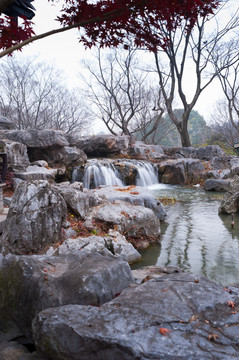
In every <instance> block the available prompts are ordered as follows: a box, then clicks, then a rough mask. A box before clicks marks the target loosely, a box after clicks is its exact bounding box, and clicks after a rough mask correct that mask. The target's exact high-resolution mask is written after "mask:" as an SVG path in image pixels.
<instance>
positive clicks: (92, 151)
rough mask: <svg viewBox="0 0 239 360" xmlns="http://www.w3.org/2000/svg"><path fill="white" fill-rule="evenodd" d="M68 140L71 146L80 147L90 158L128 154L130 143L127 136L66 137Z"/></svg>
mask: <svg viewBox="0 0 239 360" xmlns="http://www.w3.org/2000/svg"><path fill="white" fill-rule="evenodd" d="M66 138H67V140H68V141H69V143H70V145H71V146H76V147H78V148H79V149H81V150H83V151H84V152H85V153H86V155H87V156H90V157H101V156H105V157H107V156H111V155H116V154H117V155H120V154H127V151H128V148H129V142H130V138H129V136H126V135H122V136H114V135H96V136H90V137H88V136H85V137H81V138H78V137H74V136H72V135H69V136H67V135H66Z"/></svg>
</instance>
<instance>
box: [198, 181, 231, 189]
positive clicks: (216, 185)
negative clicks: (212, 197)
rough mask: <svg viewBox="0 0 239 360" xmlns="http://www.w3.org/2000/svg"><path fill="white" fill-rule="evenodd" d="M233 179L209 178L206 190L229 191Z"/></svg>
mask: <svg viewBox="0 0 239 360" xmlns="http://www.w3.org/2000/svg"><path fill="white" fill-rule="evenodd" d="M230 183H231V180H222V179H207V180H206V181H205V184H204V190H206V191H211V190H213V191H227V190H228V189H229V185H230Z"/></svg>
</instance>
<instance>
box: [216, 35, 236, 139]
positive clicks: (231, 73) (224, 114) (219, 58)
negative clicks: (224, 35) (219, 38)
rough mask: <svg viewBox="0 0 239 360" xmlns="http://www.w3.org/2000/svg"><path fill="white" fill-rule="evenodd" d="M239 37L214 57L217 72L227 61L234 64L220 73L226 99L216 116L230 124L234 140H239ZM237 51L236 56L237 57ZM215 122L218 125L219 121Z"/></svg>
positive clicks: (219, 50) (219, 105) (220, 49)
mask: <svg viewBox="0 0 239 360" xmlns="http://www.w3.org/2000/svg"><path fill="white" fill-rule="evenodd" d="M238 45H239V40H238V35H237V38H236V39H232V40H230V41H229V42H228V43H226V44H225V45H224V47H223V48H218V49H217V50H218V51H217V53H216V54H215V56H214V57H213V65H214V67H215V69H216V70H218V69H219V68H220V67H222V64H223V63H224V62H225V61H231V62H234V63H233V65H232V66H230V67H229V68H225V69H224V71H220V72H219V71H218V74H217V76H218V79H219V81H220V84H221V88H222V90H223V94H224V96H225V97H224V99H223V100H221V101H220V102H219V103H218V106H217V111H216V116H217V117H220V119H221V120H222V119H223V122H224V123H225V124H226V123H229V124H228V126H229V127H230V128H231V127H232V128H233V129H234V131H233V138H234V141H235V140H237V141H238V140H239V74H238V72H239V55H238V51H237V49H238ZM235 49H236V55H235ZM214 120H215V121H216V122H217V123H218V119H215V116H214Z"/></svg>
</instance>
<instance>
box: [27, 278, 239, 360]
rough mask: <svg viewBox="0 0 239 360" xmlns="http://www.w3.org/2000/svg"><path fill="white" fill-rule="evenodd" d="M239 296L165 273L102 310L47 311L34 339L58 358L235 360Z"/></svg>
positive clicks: (204, 281)
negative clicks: (233, 309) (233, 308)
mask: <svg viewBox="0 0 239 360" xmlns="http://www.w3.org/2000/svg"><path fill="white" fill-rule="evenodd" d="M237 296H238V293H234V294H229V293H228V292H227V291H225V290H224V289H223V288H222V287H221V286H220V285H217V284H215V283H213V282H211V281H210V280H208V279H206V278H203V277H199V278H198V279H197V280H196V281H195V276H193V275H191V274H185V273H176V274H169V275H164V276H162V277H161V278H159V279H158V281H157V280H156V281H153V280H150V281H146V282H144V283H143V284H142V285H139V286H136V287H134V288H128V289H126V290H124V291H123V292H122V293H121V295H119V296H118V297H117V298H116V299H114V300H112V301H110V302H108V303H106V304H104V305H102V306H101V307H100V308H96V307H90V306H80V305H75V306H74V305H68V306H64V307H59V308H55V309H47V310H44V311H42V312H41V313H39V314H38V315H37V316H36V318H35V319H34V320H33V333H34V339H35V342H36V346H37V348H38V349H40V350H41V351H42V352H44V353H45V354H46V355H48V356H49V357H51V358H53V359H55V360H60V359H61V360H62V359H64V360H68V359H69V360H78V359H79V358H80V359H81V360H112V359H114V360H116V359H119V360H138V359H142V360H146V359H151V360H158V359H165V360H177V359H178V360H189V359H190V360H191V359H193V360H214V359H217V360H225V359H227V360H234V359H238V333H239V313H235V314H233V315H232V314H231V312H232V308H231V307H230V306H229V304H230V303H229V302H230V301H233V302H235V304H236V307H235V309H237V307H238V298H237ZM164 329H166V330H164ZM164 331H168V332H165V333H164Z"/></svg>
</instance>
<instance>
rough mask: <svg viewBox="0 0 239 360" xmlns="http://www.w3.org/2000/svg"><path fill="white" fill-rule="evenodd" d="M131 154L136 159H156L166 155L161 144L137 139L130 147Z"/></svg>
mask: <svg viewBox="0 0 239 360" xmlns="http://www.w3.org/2000/svg"><path fill="white" fill-rule="evenodd" d="M129 153H130V156H131V157H133V158H134V159H145V160H155V159H162V158H163V157H164V151H163V149H162V147H161V146H159V145H148V144H145V143H143V142H142V141H136V142H135V143H134V144H133V145H132V146H131V147H130V149H129Z"/></svg>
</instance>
